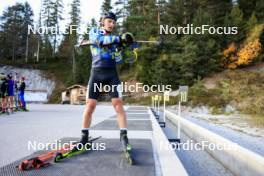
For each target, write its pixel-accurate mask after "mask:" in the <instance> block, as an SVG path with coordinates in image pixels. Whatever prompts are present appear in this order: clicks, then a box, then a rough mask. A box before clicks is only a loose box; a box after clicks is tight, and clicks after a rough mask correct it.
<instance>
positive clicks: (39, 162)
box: [16, 145, 70, 171]
mask: <svg viewBox="0 0 264 176" xmlns="http://www.w3.org/2000/svg"><path fill="white" fill-rule="evenodd" d="M69 150H70V145H68V146H66V147H65V148H62V149H60V150H56V151H50V152H47V153H44V154H41V155H39V156H37V157H33V158H30V159H27V160H24V161H22V162H21V163H20V164H19V165H18V166H16V167H17V168H18V169H19V170H20V171H26V170H30V169H40V168H43V167H46V166H48V165H50V163H48V162H47V161H48V160H50V159H52V158H53V157H54V156H55V154H56V153H57V152H60V153H65V152H67V151H69Z"/></svg>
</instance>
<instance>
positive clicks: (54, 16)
mask: <svg viewBox="0 0 264 176" xmlns="http://www.w3.org/2000/svg"><path fill="white" fill-rule="evenodd" d="M62 12H63V4H62V0H55V2H52V12H51V26H53V27H56V29H57V31H59V30H60V28H59V22H60V20H62V19H63V18H62ZM57 38H58V34H57V33H55V34H53V39H52V40H53V57H54V56H55V51H56V48H57Z"/></svg>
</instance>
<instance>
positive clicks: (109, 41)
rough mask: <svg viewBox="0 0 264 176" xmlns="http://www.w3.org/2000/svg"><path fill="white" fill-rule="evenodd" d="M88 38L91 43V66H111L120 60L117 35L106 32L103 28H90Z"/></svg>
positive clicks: (114, 65) (120, 54)
mask: <svg viewBox="0 0 264 176" xmlns="http://www.w3.org/2000/svg"><path fill="white" fill-rule="evenodd" d="M89 40H90V42H91V43H92V45H91V46H90V49H91V53H92V68H99V67H101V68H105V67H108V68H111V67H116V63H121V62H122V53H121V51H120V50H118V46H119V45H120V37H119V36H116V35H112V34H110V33H106V32H105V30H104V29H100V28H91V30H90V32H89Z"/></svg>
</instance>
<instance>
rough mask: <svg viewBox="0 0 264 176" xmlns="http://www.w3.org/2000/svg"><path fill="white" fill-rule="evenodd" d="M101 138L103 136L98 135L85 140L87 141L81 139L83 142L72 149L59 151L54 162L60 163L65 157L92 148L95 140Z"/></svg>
mask: <svg viewBox="0 0 264 176" xmlns="http://www.w3.org/2000/svg"><path fill="white" fill-rule="evenodd" d="M100 138H101V136H99V137H96V138H89V140H88V142H85V143H82V140H81V142H80V143H78V144H77V145H76V146H75V147H74V148H73V149H72V150H70V151H68V152H66V153H62V152H57V153H56V155H55V157H54V162H55V163H58V162H60V161H61V160H63V159H65V158H70V157H72V156H75V155H79V154H81V153H84V152H86V151H89V150H91V148H92V144H93V142H94V141H96V140H98V139H100ZM80 144H82V145H80Z"/></svg>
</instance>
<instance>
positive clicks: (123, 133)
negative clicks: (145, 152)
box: [120, 130, 134, 165]
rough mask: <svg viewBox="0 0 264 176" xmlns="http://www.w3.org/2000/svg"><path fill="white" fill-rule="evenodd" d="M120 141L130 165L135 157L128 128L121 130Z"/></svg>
mask: <svg viewBox="0 0 264 176" xmlns="http://www.w3.org/2000/svg"><path fill="white" fill-rule="evenodd" d="M120 142H121V144H122V150H123V153H124V155H125V158H126V160H127V162H128V163H129V164H130V165H133V164H134V159H133V157H132V146H131V144H129V141H128V138H127V131H126V130H121V131H120Z"/></svg>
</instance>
